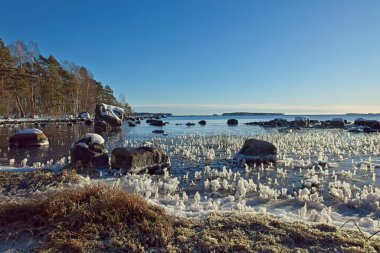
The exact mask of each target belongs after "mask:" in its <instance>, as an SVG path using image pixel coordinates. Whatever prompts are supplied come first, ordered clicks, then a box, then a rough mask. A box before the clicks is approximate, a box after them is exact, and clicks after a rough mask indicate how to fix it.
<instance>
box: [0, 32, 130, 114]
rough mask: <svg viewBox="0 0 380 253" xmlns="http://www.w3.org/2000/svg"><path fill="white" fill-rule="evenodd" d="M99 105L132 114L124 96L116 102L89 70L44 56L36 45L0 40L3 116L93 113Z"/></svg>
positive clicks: (0, 95)
mask: <svg viewBox="0 0 380 253" xmlns="http://www.w3.org/2000/svg"><path fill="white" fill-rule="evenodd" d="M96 103H106V104H112V105H117V106H120V107H123V108H124V109H125V110H126V112H127V113H131V112H132V110H131V107H130V106H129V105H128V103H127V102H126V99H125V95H124V94H120V96H119V99H116V98H115V96H114V94H113V90H112V89H111V87H110V86H109V85H103V84H102V83H101V82H99V81H96V80H95V79H94V76H93V74H92V73H91V72H90V71H89V70H88V69H87V68H86V67H84V66H80V65H77V64H75V63H73V62H71V61H67V60H65V61H63V62H62V63H61V62H59V61H58V60H57V59H56V58H55V57H54V56H53V55H50V56H49V57H45V56H43V55H41V54H40V53H39V49H38V44H37V43H36V42H29V43H25V42H24V41H22V40H17V41H15V42H12V43H11V44H9V45H5V43H4V42H3V40H2V39H1V38H0V116H1V115H2V116H4V117H9V116H11V117H28V116H31V115H46V116H63V115H77V114H78V113H79V112H82V111H87V112H90V114H93V112H94V108H95V104H96Z"/></svg>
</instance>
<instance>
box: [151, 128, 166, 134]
mask: <svg viewBox="0 0 380 253" xmlns="http://www.w3.org/2000/svg"><path fill="white" fill-rule="evenodd" d="M152 133H154V134H163V133H165V131H164V130H161V129H159V130H153V131H152Z"/></svg>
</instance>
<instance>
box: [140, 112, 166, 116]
mask: <svg viewBox="0 0 380 253" xmlns="http://www.w3.org/2000/svg"><path fill="white" fill-rule="evenodd" d="M133 115H134V116H139V117H145V116H150V117H172V116H173V114H172V113H163V112H158V113H157V112H154V113H153V112H135V113H133Z"/></svg>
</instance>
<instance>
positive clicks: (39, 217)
mask: <svg viewBox="0 0 380 253" xmlns="http://www.w3.org/2000/svg"><path fill="white" fill-rule="evenodd" d="M25 233H27V234H30V235H31V236H32V237H33V238H36V239H38V240H39V241H41V245H40V246H39V247H38V251H44V252H57V251H58V252H61V251H64V252H99V251H108V252H109V251H120V250H121V251H126V252H144V249H146V248H159V249H164V248H165V247H166V245H167V244H168V240H169V239H170V238H171V237H172V224H171V219H170V218H169V216H167V215H166V214H165V213H164V212H163V211H162V210H161V209H160V208H157V207H152V206H150V205H148V204H147V203H146V202H145V201H144V200H143V199H142V198H141V197H139V196H137V195H133V194H129V193H127V192H125V191H122V190H118V189H111V188H109V187H105V186H89V187H86V188H83V189H75V190H74V189H66V190H63V191H60V192H54V193H53V194H51V193H50V194H49V193H46V194H41V195H39V196H35V197H32V198H28V199H25V200H24V201H21V202H20V201H19V202H18V203H11V202H8V203H1V204H0V241H1V240H10V239H12V238H17V236H18V235H24V234H25Z"/></svg>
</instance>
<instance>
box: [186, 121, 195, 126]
mask: <svg viewBox="0 0 380 253" xmlns="http://www.w3.org/2000/svg"><path fill="white" fill-rule="evenodd" d="M186 126H195V123H190V122H187V123H186Z"/></svg>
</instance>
